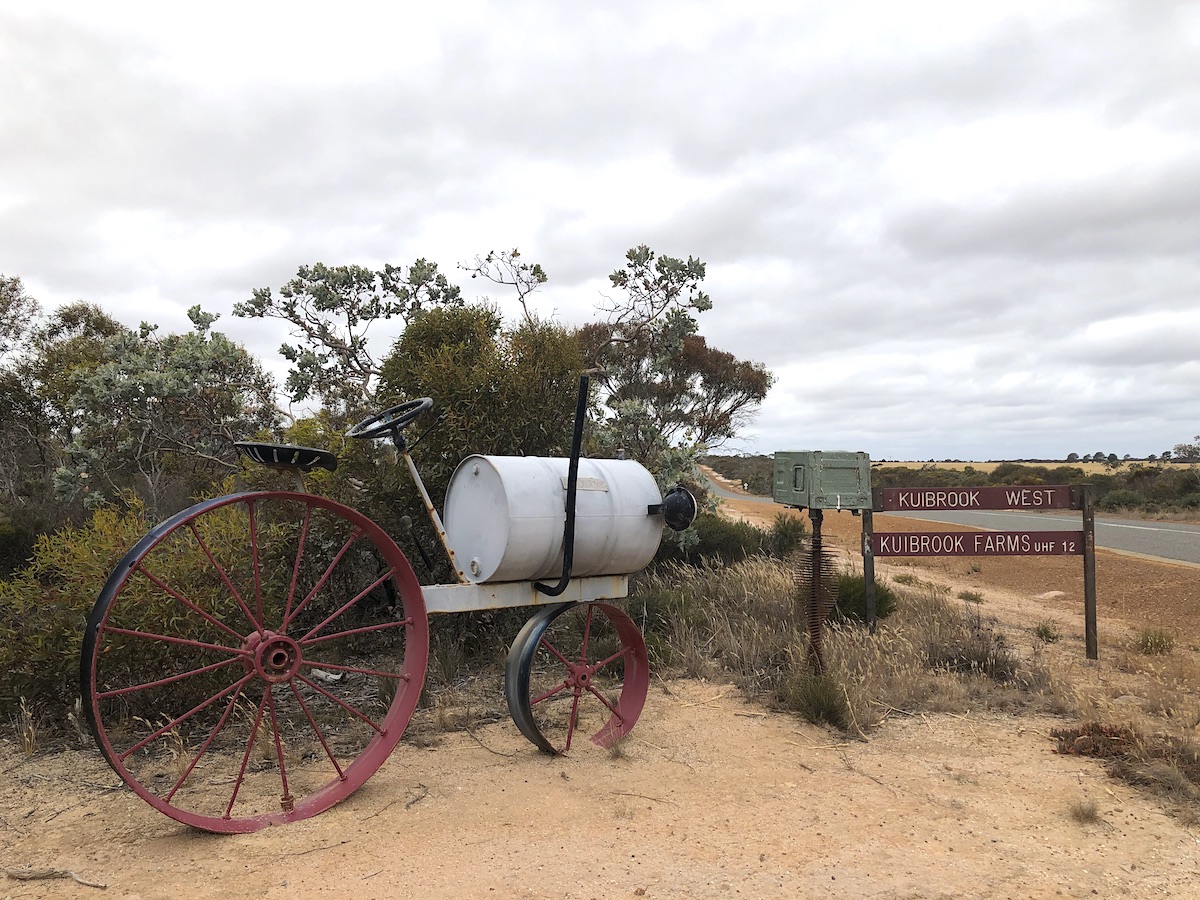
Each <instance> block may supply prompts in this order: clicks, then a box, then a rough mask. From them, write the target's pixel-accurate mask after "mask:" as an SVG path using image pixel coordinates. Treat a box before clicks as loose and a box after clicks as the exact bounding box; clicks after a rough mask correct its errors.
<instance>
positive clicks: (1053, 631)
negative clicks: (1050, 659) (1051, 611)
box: [1033, 619, 1062, 644]
mask: <svg viewBox="0 0 1200 900" xmlns="http://www.w3.org/2000/svg"><path fill="white" fill-rule="evenodd" d="M1033 636H1034V637H1036V638H1037V639H1038V640H1039V641H1042V642H1043V643H1046V644H1054V643H1057V642H1058V641H1060V640H1062V632H1061V631H1059V630H1058V626H1056V625H1055V624H1054V623H1053V622H1051V621H1050V620H1049V619H1043V620H1042V621H1040V622H1038V623H1037V624H1036V625H1034V626H1033Z"/></svg>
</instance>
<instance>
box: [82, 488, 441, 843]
mask: <svg viewBox="0 0 1200 900" xmlns="http://www.w3.org/2000/svg"><path fill="white" fill-rule="evenodd" d="M428 653H429V632H428V622H427V619H426V616H425V603H424V600H423V598H422V595H421V588H420V586H419V585H418V583H417V579H416V577H415V576H414V574H413V571H412V568H411V566H409V564H408V560H407V559H405V557H404V554H403V553H402V552H401V551H400V549H399V548H398V547H397V546H396V545H395V543H393V541H392V540H391V539H390V538H389V537H388V536H387V535H386V534H385V533H384V532H383V530H382V529H380V528H379V526H378V525H376V524H375V523H374V522H372V521H371V520H370V519H368V518H366V517H365V516H363V515H361V514H360V513H357V512H355V511H354V510H352V509H350V508H349V507H346V506H343V505H341V504H339V503H336V502H334V501H332V500H328V499H326V498H324V497H319V496H315V495H312V494H303V493H291V492H260V493H246V494H235V495H231V496H227V497H220V498H217V499H215V500H207V501H204V502H202V503H198V504H197V505H195V506H193V507H191V508H190V509H187V510H184V511H183V512H181V513H179V514H178V515H176V516H174V517H173V518H171V519H169V520H167V521H166V522H164V523H162V524H161V525H159V526H158V527H156V528H155V529H154V530H153V531H151V532H150V533H149V534H147V535H146V536H145V537H144V538H142V540H141V541H139V542H138V544H137V545H136V546H135V547H134V548H133V549H132V550H131V551H130V552H129V553H128V554H127V555H126V556H125V558H124V559H122V560H121V562H120V564H119V565H118V566H117V568H116V569H115V570H114V571H113V573H112V575H111V576H110V577H109V579H108V582H107V583H106V584H105V585H104V589H103V590H102V591H101V593H100V596H99V598H98V599H97V601H96V605H95V607H94V608H93V610H92V613H91V616H90V617H89V619H88V625H87V632H86V633H85V636H84V644H83V654H82V657H81V660H80V682H81V686H82V692H83V703H84V707H85V711H86V714H87V719H88V722H89V724H90V725H91V729H92V734H93V735H94V736H95V738H96V742H97V744H98V745H99V747H100V749H101V751H102V752H103V754H104V756H105V758H106V759H107V760H108V762H109V765H111V766H112V767H113V769H114V770H116V772H117V774H118V775H120V776H121V778H122V779H124V781H125V782H126V783H127V784H128V785H129V786H130V787H132V788H133V789H134V791H136V792H137V793H138V794H139V795H140V796H141V797H142V798H143V799H144V800H146V802H147V803H149V804H150V805H151V806H153V807H155V808H156V809H158V810H160V811H161V812H163V813H165V814H166V815H168V816H170V817H171V818H173V819H176V820H178V821H180V822H183V823H186V824H187V825H191V826H194V827H196V828H201V829H204V830H207V831H217V832H249V831H256V830H257V829H259V828H262V827H263V826H265V825H276V824H281V823H284V822H291V821H295V820H298V819H305V818H308V817H309V816H314V815H316V814H317V813H320V812H322V811H324V810H326V809H328V808H329V807H330V806H332V805H333V804H335V803H337V802H338V801H340V800H342V799H344V798H345V797H347V796H349V795H350V793H352V792H353V791H354V790H355V789H356V788H358V787H360V786H361V785H362V784H363V783H364V782H365V781H366V780H367V779H368V778H370V777H371V775H372V774H374V772H375V771H376V770H377V769H378V768H379V767H380V766H381V765H382V764H383V762H384V760H386V759H387V757H388V754H389V753H390V752H391V750H392V748H393V747H394V746H395V745H396V742H397V741H398V740H399V739H400V736H401V735H402V734H403V733H404V729H405V727H406V726H407V724H408V721H409V718H410V717H411V716H412V713H413V709H414V708H415V707H416V704H417V698H418V696H419V695H420V692H421V686H422V683H423V681H424V678H425V666H426V663H427V661H428Z"/></svg>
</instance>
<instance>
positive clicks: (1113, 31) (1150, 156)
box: [0, 0, 1200, 460]
mask: <svg viewBox="0 0 1200 900" xmlns="http://www.w3.org/2000/svg"><path fill="white" fill-rule="evenodd" d="M0 45H2V46H3V50H4V54H5V58H6V60H7V61H8V65H7V66H6V67H5V70H4V71H3V73H0V83H2V84H3V87H4V91H3V96H4V98H5V100H4V103H3V106H2V107H0V108H2V109H3V116H4V125H5V127H4V128H3V130H2V131H0V160H2V163H3V164H2V165H0V273H3V274H5V275H17V276H20V277H21V278H22V280H23V281H24V283H25V286H26V288H27V290H28V291H29V293H30V294H32V295H33V296H34V297H36V298H37V299H38V300H39V301H40V302H41V303H42V304H43V306H44V307H47V308H53V307H54V306H56V305H59V304H61V303H65V302H70V301H73V300H79V299H82V300H87V301H89V302H93V303H96V304H98V305H100V306H101V307H103V308H104V309H105V310H107V311H108V312H109V313H110V314H112V315H114V316H115V317H116V318H118V319H120V320H121V321H123V322H124V323H126V324H129V325H136V324H137V323H138V322H139V321H141V320H143V319H145V320H149V321H151V322H156V323H158V324H159V325H160V326H161V327H162V329H163V330H164V331H181V330H184V329H186V328H187V327H188V322H187V318H186V310H187V309H188V308H189V307H190V306H193V305H195V304H200V305H201V306H203V307H204V309H206V310H208V311H210V312H215V313H219V314H220V315H221V319H220V321H219V322H218V324H217V326H216V327H217V329H218V330H221V331H224V332H225V333H226V334H228V335H229V336H230V337H231V338H234V339H235V340H238V341H240V342H242V343H243V344H245V345H246V346H247V347H248V348H249V349H250V350H251V351H252V352H254V353H255V354H256V355H257V356H259V358H260V359H262V360H263V362H264V363H265V364H268V366H269V367H270V369H271V370H272V371H273V372H275V373H276V374H277V375H280V374H281V373H283V372H284V371H285V369H284V366H285V363H284V361H283V360H282V359H281V358H280V357H279V355H278V353H277V350H278V347H279V344H280V343H282V342H283V341H285V340H287V337H288V336H287V332H286V328H285V327H284V326H282V325H280V324H279V323H274V322H268V321H251V320H244V319H238V318H234V317H233V316H232V308H233V305H234V304H235V303H237V302H239V301H242V300H247V299H249V297H250V295H251V292H252V291H253V290H254V289H255V288H259V287H271V288H278V287H280V286H281V285H282V284H284V283H285V282H286V281H287V280H288V279H289V278H290V277H292V275H294V274H295V272H296V269H297V268H298V267H299V266H301V265H307V264H311V263H314V262H318V261H320V262H324V263H326V264H329V265H342V264H351V263H354V264H361V265H367V266H371V267H374V268H378V267H382V265H383V264H384V263H392V264H394V265H407V264H410V263H412V262H413V261H414V260H415V259H417V258H419V257H424V258H427V259H430V260H432V261H435V262H437V263H438V265H439V266H440V267H441V269H442V270H443V271H445V272H446V274H447V275H448V276H449V277H450V278H451V279H452V280H453V281H455V282H456V283H458V284H460V285H462V286H463V289H464V294H465V295H467V296H468V297H474V296H477V295H478V294H479V293H480V292H481V291H480V289H479V287H478V282H471V281H470V280H469V278H468V277H467V276H466V275H465V274H464V273H463V272H462V271H460V270H458V269H457V268H456V266H457V265H458V264H460V263H463V262H466V261H469V260H471V259H473V258H474V257H475V256H476V255H479V254H483V253H486V252H488V251H489V250H499V249H510V248H513V247H517V248H520V250H521V253H522V255H523V257H524V258H525V259H527V260H530V261H536V262H539V263H541V264H542V265H543V266H544V267H545V269H546V271H547V273H548V275H549V279H550V280H549V282H548V283H547V284H546V285H545V286H544V287H543V288H542V289H541V290H540V291H539V292H538V294H537V295H535V296H536V301H535V303H534V307H535V309H536V311H537V312H538V313H539V314H540V315H542V316H544V317H554V318H555V319H556V320H558V321H561V322H563V323H564V324H569V325H580V324H584V323H585V322H587V321H588V320H589V319H591V318H592V317H593V316H595V315H596V312H595V308H596V306H597V305H598V304H599V303H600V302H602V296H603V294H604V293H605V291H606V286H607V278H606V276H607V275H608V273H609V272H611V271H613V270H614V269H616V268H618V267H619V266H620V265H621V263H622V261H623V256H624V253H625V251H626V250H627V249H628V248H630V247H633V246H636V245H638V244H643V243H644V244H647V245H649V246H650V247H651V248H652V249H654V250H655V251H656V252H658V253H660V254H665V255H672V256H683V257H686V256H689V255H692V256H697V257H699V258H700V259H702V260H704V262H705V263H706V264H707V272H708V277H707V280H706V283H705V286H706V290H707V291H708V293H709V294H710V295H711V296H712V298H713V302H714V307H713V309H712V310H711V311H710V312H707V313H704V314H703V315H701V316H700V330H701V334H703V335H704V336H705V337H706V338H707V339H708V341H709V342H710V343H711V344H712V345H714V346H717V347H719V348H721V349H723V350H728V351H730V352H732V353H734V354H735V355H736V356H738V357H739V358H745V359H753V360H756V361H758V362H761V363H764V364H765V365H766V366H767V367H768V368H769V369H771V370H772V371H773V372H774V373H775V375H776V376H777V378H778V381H777V383H776V385H775V387H774V388H773V389H772V392H771V394H770V396H769V397H768V399H767V401H766V402H765V403H764V404H763V406H762V408H761V410H760V411H759V413H758V415H757V417H756V418H755V420H754V422H753V423H752V424H751V425H750V426H749V427H748V428H746V429H745V430H744V433H743V435H742V436H741V437H740V438H739V439H738V440H735V441H733V442H730V443H729V444H728V445H727V446H726V448H725V449H726V450H727V451H746V452H762V453H771V452H772V451H774V450H777V449H824V450H835V449H845V450H866V451H867V452H869V453H870V454H871V456H872V457H873V458H876V459H944V458H952V459H965V460H975V459H1006V458H1044V459H1062V458H1065V457H1066V456H1067V454H1068V453H1072V452H1075V453H1079V454H1081V455H1082V454H1087V455H1090V454H1091V453H1093V452H1095V451H1103V452H1105V453H1109V452H1115V453H1117V454H1118V455H1119V456H1123V455H1125V454H1127V453H1128V454H1132V455H1133V456H1135V457H1144V456H1146V455H1147V454H1151V453H1155V454H1160V453H1162V452H1163V451H1164V450H1168V449H1170V448H1171V447H1172V446H1174V445H1175V444H1177V443H1180V442H1183V441H1187V440H1190V439H1191V437H1192V435H1194V434H1196V433H1197V432H1200V390H1197V385H1198V384H1200V301H1198V297H1200V255H1198V254H1197V252H1196V249H1195V248H1196V247H1197V246H1198V244H1200V242H1198V240H1197V239H1198V238H1200V153H1198V152H1197V151H1198V150H1200V52H1197V51H1198V50H1200V7H1197V6H1196V5H1194V4H1188V3H1184V2H1167V0H1164V2H1158V3H1154V4H1146V3H1139V2H1136V0H1130V2H1115V0H1114V2H1044V0H1043V2H1010V3H1006V4H996V5H987V6H986V7H985V6H983V5H979V4H963V3H958V2H913V3H909V4H895V3H889V2H884V0H860V2H847V3H839V4H836V5H833V4H821V3H815V2H803V3H758V4H747V3H706V4H694V3H689V4H685V3H682V2H646V3H634V2H616V3H609V4H605V5H603V6H597V7H595V8H589V9H586V10H585V9H579V8H575V7H571V6H567V5H563V4H555V3H550V2H533V0H527V2H516V3H508V4H504V5H502V6H501V5H499V4H492V3H486V2H473V3H461V4H454V5H453V6H452V7H450V8H448V9H436V10H434V9H431V8H429V7H428V6H427V5H423V4H422V5H418V4H407V3H400V4H388V5H382V4H373V3H348V4H343V5H341V6H339V7H337V8H336V10H334V9H333V8H330V7H325V6H321V5H317V4H312V3H289V4H286V5H284V4H274V3H264V4H236V5H235V4H232V3H226V2H216V3H212V4H208V5H206V6H205V7H204V8H203V11H202V12H188V11H185V10H184V8H182V7H176V6H172V5H164V4H149V3H117V4H105V5H94V4H84V3H68V2H54V0H51V2H48V3H45V4H37V5H34V4H16V3H12V2H0ZM487 293H489V294H490V295H491V298H492V299H493V300H495V301H497V302H499V303H500V304H501V308H502V309H503V310H504V311H505V312H506V313H507V314H508V315H509V316H513V317H515V316H516V315H517V313H518V310H517V309H516V307H515V304H514V302H513V300H512V298H511V297H507V296H505V295H504V294H503V292H502V290H501V289H498V288H497V289H494V290H491V291H489V292H487ZM388 334H389V332H387V331H386V330H381V331H380V333H379V335H378V336H377V338H376V341H377V342H376V344H375V346H374V347H373V349H374V352H375V353H376V354H377V355H379V356H382V355H383V353H385V352H386V349H387V344H386V338H387V335H388ZM466 449H469V448H466Z"/></svg>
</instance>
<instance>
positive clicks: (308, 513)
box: [280, 506, 312, 629]
mask: <svg viewBox="0 0 1200 900" xmlns="http://www.w3.org/2000/svg"><path fill="white" fill-rule="evenodd" d="M311 521H312V507H311V506H306V507H304V523H303V524H302V525H301V526H300V540H299V543H298V546H297V547H296V562H295V564H294V565H293V566H292V583H291V584H290V585H288V592H287V604H286V605H285V606H284V609H283V621H282V622H281V623H280V627H281V628H284V629H286V628H287V623H288V622H289V621H290V620H291V617H292V603H293V602H294V601H295V599H296V582H297V581H298V580H299V578H300V560H301V559H303V558H304V546H305V544H306V543H307V541H308V523H309V522H311Z"/></svg>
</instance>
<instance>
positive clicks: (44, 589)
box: [0, 501, 149, 721]
mask: <svg viewBox="0 0 1200 900" xmlns="http://www.w3.org/2000/svg"><path fill="white" fill-rule="evenodd" d="M148 527H149V525H148V523H147V521H146V518H145V514H144V510H143V507H142V506H141V504H140V503H139V502H137V501H134V502H133V503H132V504H131V506H130V508H129V509H128V511H125V512H120V511H118V510H116V509H114V508H113V507H104V508H102V509H100V510H98V511H97V512H96V513H95V514H94V515H93V516H92V518H91V519H89V520H88V522H87V524H85V525H83V526H81V527H78V528H76V527H70V526H69V527H66V528H62V529H60V530H59V531H57V532H54V533H53V534H47V535H42V536H40V537H39V538H38V540H37V543H36V545H35V547H34V555H33V560H32V561H31V562H30V563H29V565H27V566H26V567H25V568H24V569H21V570H20V571H18V572H17V573H16V574H15V575H14V576H13V577H12V578H11V579H9V580H7V581H0V714H8V715H11V714H12V713H13V711H14V710H16V709H18V708H19V705H20V698H21V697H28V698H30V699H31V700H33V699H35V698H36V701H37V703H38V706H39V707H40V708H42V709H43V711H45V712H46V713H47V714H48V715H49V716H50V718H51V719H54V720H60V721H65V720H66V711H67V710H69V709H71V708H73V706H74V703H75V698H76V697H78V696H79V652H80V649H81V647H82V645H83V631H84V626H85V624H86V622H87V617H88V613H90V612H91V609H92V606H93V604H95V602H96V596H97V595H98V594H99V593H100V588H101V587H103V586H104V582H105V581H106V580H107V578H108V575H109V572H111V571H112V569H113V567H114V566H116V564H117V562H118V561H119V560H120V558H121V557H122V556H124V555H125V553H126V552H127V551H128V550H129V548H130V547H132V546H133V545H134V544H135V543H136V542H137V541H138V539H140V538H141V536H142V535H143V534H144V533H145V532H146V531H147V530H148Z"/></svg>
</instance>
